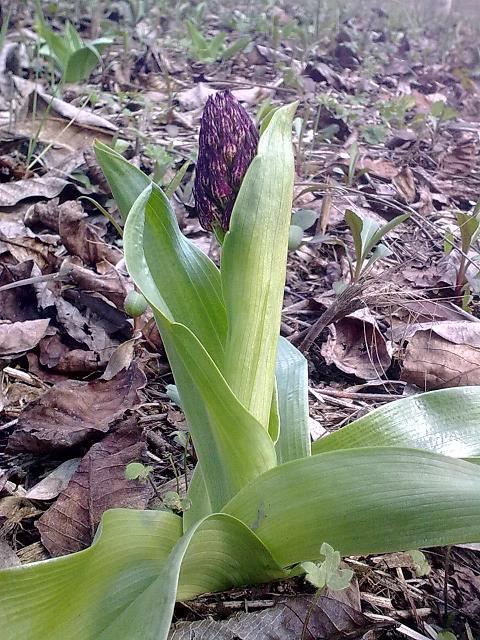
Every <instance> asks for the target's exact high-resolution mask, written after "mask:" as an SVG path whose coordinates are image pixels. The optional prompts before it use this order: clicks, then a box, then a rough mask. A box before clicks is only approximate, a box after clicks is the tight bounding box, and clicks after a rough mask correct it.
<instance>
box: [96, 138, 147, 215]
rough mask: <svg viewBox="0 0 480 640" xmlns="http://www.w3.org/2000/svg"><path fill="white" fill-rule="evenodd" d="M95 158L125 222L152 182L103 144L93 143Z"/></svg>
mask: <svg viewBox="0 0 480 640" xmlns="http://www.w3.org/2000/svg"><path fill="white" fill-rule="evenodd" d="M94 149H95V156H96V158H97V160H98V164H99V165H100V167H101V169H102V171H103V173H104V174H105V177H106V179H107V181H108V184H109V186H110V189H111V190H112V194H113V197H114V198H115V202H116V204H117V207H118V209H119V211H120V214H121V216H122V220H123V221H124V222H125V220H126V219H127V216H128V212H129V211H130V209H131V208H132V206H133V203H134V202H135V200H136V199H137V198H138V196H139V195H140V194H141V193H142V191H144V190H145V189H146V188H147V187H148V186H149V185H150V184H152V181H151V180H150V178H149V177H148V176H146V175H145V174H144V173H143V171H140V169H138V168H137V167H135V166H134V165H133V164H130V162H128V160H125V158H123V157H122V156H121V155H120V154H119V153H117V152H116V151H114V150H113V149H112V148H111V147H108V146H107V145H106V144H103V142H99V141H98V140H96V141H95V145H94Z"/></svg>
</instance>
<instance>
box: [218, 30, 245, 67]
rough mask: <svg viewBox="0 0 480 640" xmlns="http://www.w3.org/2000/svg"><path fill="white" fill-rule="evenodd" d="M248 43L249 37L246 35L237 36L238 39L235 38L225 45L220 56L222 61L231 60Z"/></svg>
mask: <svg viewBox="0 0 480 640" xmlns="http://www.w3.org/2000/svg"><path fill="white" fill-rule="evenodd" d="M248 44H250V38H249V37H248V36H244V37H242V38H238V40H236V41H235V42H234V43H233V44H231V45H230V46H229V47H226V49H225V50H224V51H223V53H222V56H221V58H222V60H223V61H224V62H226V61H227V60H231V59H232V58H233V57H235V56H236V55H237V53H240V51H243V50H244V49H245V47H246V46H247V45H248Z"/></svg>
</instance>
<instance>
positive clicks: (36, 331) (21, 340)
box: [0, 318, 50, 356]
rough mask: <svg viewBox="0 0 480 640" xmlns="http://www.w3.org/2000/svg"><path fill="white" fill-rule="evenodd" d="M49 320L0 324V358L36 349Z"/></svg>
mask: <svg viewBox="0 0 480 640" xmlns="http://www.w3.org/2000/svg"><path fill="white" fill-rule="evenodd" d="M49 323H50V320H49V319H48V318H47V319H40V320H25V322H12V323H1V322H0V356H11V355H13V354H18V353H24V352H25V351H30V349H33V347H36V346H37V344H38V343H39V342H40V340H41V339H42V338H43V336H44V335H45V334H46V332H47V329H48V325H49Z"/></svg>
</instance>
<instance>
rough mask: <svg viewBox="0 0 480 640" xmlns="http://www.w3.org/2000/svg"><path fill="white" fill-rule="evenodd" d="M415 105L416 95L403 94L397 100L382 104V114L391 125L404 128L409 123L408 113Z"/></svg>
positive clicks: (380, 109) (380, 110)
mask: <svg viewBox="0 0 480 640" xmlns="http://www.w3.org/2000/svg"><path fill="white" fill-rule="evenodd" d="M415 105H416V101H415V97H414V96H409V95H406V96H401V97H400V98H397V99H396V100H391V101H390V102H386V103H382V104H380V107H379V112H380V116H381V118H382V120H383V121H384V122H385V123H386V124H388V125H389V126H390V127H395V128H397V129H403V128H404V127H405V126H406V124H407V115H408V114H409V112H410V111H411V110H412V109H413V108H414V107H415Z"/></svg>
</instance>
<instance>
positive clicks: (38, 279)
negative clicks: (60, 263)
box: [0, 271, 65, 291]
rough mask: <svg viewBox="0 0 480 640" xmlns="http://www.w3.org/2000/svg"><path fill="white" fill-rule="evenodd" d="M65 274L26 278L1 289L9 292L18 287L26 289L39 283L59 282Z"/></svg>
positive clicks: (5, 285) (0, 289) (58, 273)
mask: <svg viewBox="0 0 480 640" xmlns="http://www.w3.org/2000/svg"><path fill="white" fill-rule="evenodd" d="M64 275H65V274H62V273H60V271H57V273H48V274H46V275H44V276H33V277H32V278H25V279H24V280H17V281H16V282H10V283H9V284H4V285H2V286H1V287H0V291H7V289H15V288H16V287H26V286H27V285H29V284H37V282H49V281H50V280H58V279H59V278H60V277H63V276H64Z"/></svg>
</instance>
